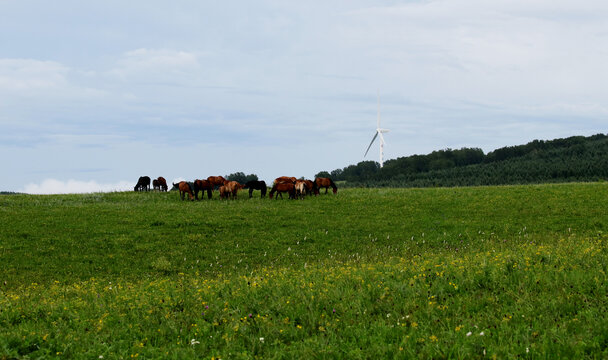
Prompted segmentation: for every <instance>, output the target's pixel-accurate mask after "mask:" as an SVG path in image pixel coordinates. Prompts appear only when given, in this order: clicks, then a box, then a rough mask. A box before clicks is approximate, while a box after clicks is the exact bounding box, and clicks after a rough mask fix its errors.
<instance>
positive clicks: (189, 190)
mask: <svg viewBox="0 0 608 360" xmlns="http://www.w3.org/2000/svg"><path fill="white" fill-rule="evenodd" d="M152 186H153V189H154V190H158V191H168V189H169V188H168V186H167V181H166V180H165V178H163V177H162V176H160V177H158V178H157V179H154V180H153V181H152ZM173 187H175V188H177V189H178V190H179V196H180V198H181V199H182V200H185V198H186V194H188V199H190V200H194V199H196V200H198V194H199V193H201V199H203V197H204V195H205V191H206V192H207V198H208V199H211V197H212V194H213V190H218V191H219V193H220V199H236V196H237V193H238V192H239V190H241V189H249V198H251V197H253V191H254V190H260V193H261V197H262V198H264V197H265V196H266V192H267V190H268V187H267V186H266V182H265V181H258V180H252V181H248V182H247V183H245V184H241V183H239V182H238V181H229V180H226V179H225V178H224V177H223V176H209V177H208V178H207V179H206V180H199V179H197V180H194V182H192V183H189V182H186V181H180V182H179V183H177V184H176V183H173ZM330 187H331V188H332V191H333V193H334V194H335V193H337V192H338V187H337V186H336V184H335V183H334V182H333V181H332V180H331V179H330V178H320V177H318V178H316V179H315V181H312V180H304V179H296V178H295V177H290V176H281V177H278V178H276V179H275V180H274V182H273V183H272V188H271V189H270V194H269V197H270V198H271V199H272V198H273V197H274V195H275V193H276V194H277V197H276V198H277V199H278V196H280V197H281V199H282V198H283V193H287V194H288V195H289V198H290V199H302V198H304V197H305V196H306V195H318V194H319V193H320V191H319V190H320V189H323V188H325V194H327V191H328V190H329V188H330ZM133 190H134V191H149V190H150V177H148V176H142V177H140V178H139V180H138V181H137V185H135V187H134V188H133Z"/></svg>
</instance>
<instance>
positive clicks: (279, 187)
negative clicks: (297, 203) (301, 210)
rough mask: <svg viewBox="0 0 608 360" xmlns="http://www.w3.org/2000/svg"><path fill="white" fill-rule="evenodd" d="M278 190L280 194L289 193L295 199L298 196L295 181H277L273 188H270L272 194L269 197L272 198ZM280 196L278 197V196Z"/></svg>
mask: <svg viewBox="0 0 608 360" xmlns="http://www.w3.org/2000/svg"><path fill="white" fill-rule="evenodd" d="M275 192H277V193H279V194H281V193H284V192H286V193H288V194H289V198H290V199H295V198H296V186H295V185H294V183H291V182H288V183H286V182H283V183H276V184H274V185H273V186H272V189H271V190H270V195H269V197H270V198H271V199H272V196H273V195H274V193H275ZM277 198H278V197H277ZM281 198H283V195H281Z"/></svg>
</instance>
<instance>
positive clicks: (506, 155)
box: [315, 134, 608, 187]
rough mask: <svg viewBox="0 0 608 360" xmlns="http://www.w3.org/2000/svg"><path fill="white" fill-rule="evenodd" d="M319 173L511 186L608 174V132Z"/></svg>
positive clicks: (352, 180) (384, 182)
mask: <svg viewBox="0 0 608 360" xmlns="http://www.w3.org/2000/svg"><path fill="white" fill-rule="evenodd" d="M315 177H330V178H332V179H333V180H334V181H340V182H342V186H351V187H434V186H478V185H510V184H532V183H551V182H573V181H598V180H604V179H607V178H608V136H607V135H604V134H597V135H593V136H588V137H584V136H572V137H568V138H563V139H555V140H547V141H545V140H534V141H532V142H529V143H527V144H525V145H517V146H507V147H503V148H500V149H496V150H494V151H491V152H489V153H487V154H484V152H483V151H482V150H481V149H479V148H461V149H456V150H453V149H445V150H438V151H433V152H432V153H430V154H426V155H412V156H407V157H399V158H396V159H392V160H387V161H386V162H385V163H384V167H382V168H380V164H379V163H377V162H375V161H362V162H360V163H358V164H356V165H350V166H347V167H345V168H342V169H336V170H333V171H331V172H328V171H321V172H319V173H318V174H316V175H315Z"/></svg>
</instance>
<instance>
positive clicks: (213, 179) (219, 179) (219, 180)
mask: <svg viewBox="0 0 608 360" xmlns="http://www.w3.org/2000/svg"><path fill="white" fill-rule="evenodd" d="M207 181H209V182H210V183H211V184H212V185H213V187H214V188H215V187H219V186H222V185H225V184H226V183H227V182H228V180H226V179H224V177H223V176H209V177H208V178H207Z"/></svg>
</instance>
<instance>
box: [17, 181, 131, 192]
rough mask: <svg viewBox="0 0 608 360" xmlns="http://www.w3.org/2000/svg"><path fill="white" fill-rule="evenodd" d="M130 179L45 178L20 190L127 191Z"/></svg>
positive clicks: (129, 187) (129, 186)
mask: <svg viewBox="0 0 608 360" xmlns="http://www.w3.org/2000/svg"><path fill="white" fill-rule="evenodd" d="M133 186H134V184H133V182H132V181H120V182H117V183H105V184H104V183H98V182H96V181H94V180H91V181H79V180H67V181H61V180H56V179H46V180H44V181H42V183H40V184H35V183H30V184H27V185H25V187H24V188H23V189H22V190H19V192H23V193H26V194H83V193H95V192H112V191H129V190H133Z"/></svg>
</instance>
